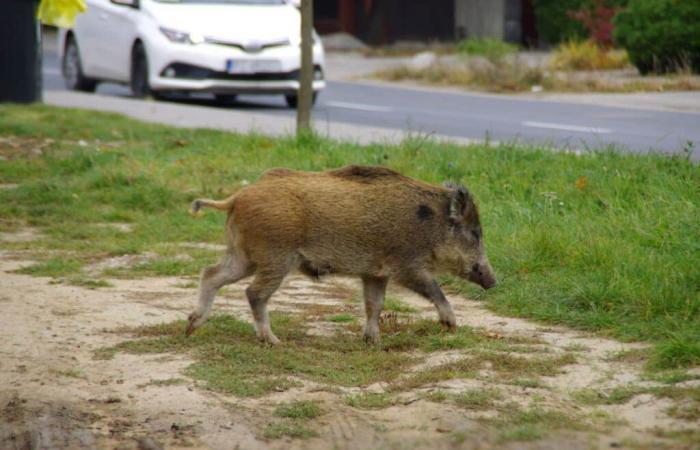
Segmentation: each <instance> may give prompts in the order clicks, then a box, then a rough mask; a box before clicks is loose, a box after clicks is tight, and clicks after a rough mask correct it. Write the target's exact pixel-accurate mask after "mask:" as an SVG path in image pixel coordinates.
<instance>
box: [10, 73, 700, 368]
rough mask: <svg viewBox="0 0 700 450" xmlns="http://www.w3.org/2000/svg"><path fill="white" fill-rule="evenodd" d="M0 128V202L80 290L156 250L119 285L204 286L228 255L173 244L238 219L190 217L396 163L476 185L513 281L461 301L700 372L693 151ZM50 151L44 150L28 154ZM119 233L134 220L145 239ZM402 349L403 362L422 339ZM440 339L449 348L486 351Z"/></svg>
mask: <svg viewBox="0 0 700 450" xmlns="http://www.w3.org/2000/svg"><path fill="white" fill-rule="evenodd" d="M436 70H437V69H436ZM519 70H520V69H519ZM488 75H489V77H490V78H491V79H496V80H505V81H504V83H506V82H507V83H510V81H508V77H507V76H506V77H500V78H499V77H493V74H488ZM487 78H488V77H487ZM525 78H527V77H525ZM534 81H536V82H538V83H539V82H541V81H542V80H541V79H539V80H534ZM528 86H529V85H528ZM505 88H507V86H506V87H505ZM0 117H2V119H1V120H0V134H1V135H2V136H3V138H4V139H10V140H12V142H16V143H17V145H12V146H3V147H0V154H2V155H3V156H5V157H6V158H7V159H6V160H4V161H3V164H1V165H0V183H15V184H18V186H17V188H15V189H5V190H0V217H2V218H3V224H4V225H3V227H6V228H8V229H9V228H12V227H18V226H20V225H29V226H32V227H36V228H37V229H39V230H40V232H41V234H40V236H41V237H40V238H39V239H38V240H36V241H32V242H28V243H22V246H23V247H25V248H26V249H27V250H31V251H35V252H36V253H40V252H45V253H46V252H49V251H50V252H52V253H51V254H52V255H57V254H61V255H69V256H66V257H65V258H64V257H61V258H59V257H56V256H52V257H50V258H48V259H46V260H43V261H39V263H37V264H36V265H35V266H32V267H30V268H25V269H23V273H28V274H32V275H41V276H50V277H68V276H71V275H76V274H79V273H80V271H81V269H82V267H83V266H84V265H85V264H87V263H88V262H93V261H97V260H101V259H104V258H110V257H117V256H121V255H138V254H145V253H146V252H155V253H157V254H158V256H159V257H158V258H155V259H154V261H153V262H151V261H148V262H146V263H145V264H144V265H145V267H133V268H125V269H122V270H121V272H120V274H121V275H122V276H134V275H153V274H174V275H182V276H195V275H196V274H197V273H198V272H199V271H200V270H201V268H202V266H204V265H208V264H212V263H214V262H215V260H216V259H217V258H218V253H217V252H211V251H209V252H207V251H203V250H202V249H194V248H188V249H186V250H184V249H182V248H180V249H177V245H172V244H178V243H186V242H193V241H195V242H209V243H221V242H222V241H223V227H224V221H225V216H224V215H223V214H216V213H213V212H212V213H207V214H204V215H203V216H202V217H201V218H200V219H198V220H194V219H192V218H191V217H190V216H189V215H188V214H186V209H187V207H188V205H189V203H190V202H191V201H192V200H193V199H194V198H195V197H214V198H222V197H225V196H226V195H228V194H230V193H232V192H234V191H235V190H236V189H237V188H239V187H240V186H242V185H243V184H245V183H250V182H252V181H254V180H255V179H256V178H257V177H258V176H259V174H260V173H261V172H262V171H264V170H265V169H267V168H270V167H276V166H286V167H291V168H296V169H304V170H320V169H325V168H330V167H338V166H341V165H344V164H348V163H358V164H387V165H389V166H390V167H391V168H393V169H396V170H399V171H401V172H403V173H405V174H407V175H410V176H414V177H417V178H420V179H422V180H425V181H427V182H431V183H440V182H442V181H444V180H452V181H457V182H463V183H465V184H466V185H467V186H469V188H470V190H471V191H472V192H473V193H474V195H475V197H476V198H477V199H478V201H479V206H480V210H481V216H482V223H483V227H484V233H485V236H486V247H487V248H488V251H489V257H490V260H491V262H492V265H493V266H494V268H495V270H496V272H497V274H498V275H499V279H500V280H501V282H500V284H499V286H498V287H496V288H495V289H492V290H489V291H488V292H482V291H480V290H478V289H477V288H474V287H471V286H469V285H467V284H466V283H463V282H460V281H458V280H455V279H449V281H448V283H449V284H450V285H451V287H452V288H453V289H454V290H455V291H458V292H464V293H467V294H468V295H469V296H470V297H473V298H477V299H482V300H484V301H485V302H486V305H487V306H488V307H489V308H491V309H493V310H494V311H496V312H498V313H501V314H507V315H513V316H520V317H529V318H533V319H537V320H541V321H546V322H549V323H553V324H566V325H569V326H572V327H576V328H578V329H582V330H589V331H597V332H600V333H603V334H606V335H609V336H613V337H617V338H619V339H623V340H640V341H649V342H650V343H652V344H653V350H651V351H650V363H649V364H650V368H652V369H654V370H657V369H673V368H678V367H689V366H694V365H700V302H698V301H697V298H698V286H700V269H699V267H700V266H699V265H698V264H697V254H698V251H700V247H698V242H700V222H699V221H698V220H697V217H698V216H700V201H699V200H698V199H700V169H699V168H698V165H697V164H694V163H693V162H691V161H690V160H689V159H688V158H687V157H686V155H687V153H686V154H684V153H683V150H684V149H682V148H679V151H678V154H679V156H677V157H668V156H656V155H631V154H622V153H616V152H613V151H607V150H601V151H590V152H585V153H584V154H582V155H574V154H567V153H558V152H551V151H547V150H544V149H539V148H515V147H514V146H513V145H510V144H508V143H504V144H501V145H498V146H486V145H471V146H468V147H463V146H457V145H450V144H444V143H436V142H431V141H430V140H426V139H419V138H415V137H414V138H408V139H406V140H405V141H403V142H401V143H399V144H397V145H386V144H374V145H369V146H358V145H354V144H350V143H340V142H336V141H331V140H325V139H321V138H318V137H313V136H310V137H309V136H306V137H303V138H300V139H295V138H281V139H272V138H268V137H265V136H260V135H257V134H249V135H240V134H230V133H225V132H219V131H212V130H189V129H181V128H169V127H165V126H160V125H154V124H145V123H139V122H137V121H133V120H129V119H125V118H124V117H122V116H118V115H114V114H102V113H95V112H93V111H76V110H68V109H59V108H52V107H47V106H43V105H33V106H17V105H2V106H0ZM47 140H51V143H50V144H47V145H46V146H42V148H41V152H40V153H35V152H30V151H29V150H27V151H24V150H22V149H25V148H26V149H31V148H34V147H36V145H35V144H36V142H45V141H47ZM81 140H82V141H83V144H82V145H79V144H78V142H79V141H81ZM650 145H652V144H650ZM17 149H20V150H17ZM685 150H687V152H690V151H692V147H690V146H689V147H687V148H686V149H685ZM105 223H128V224H130V226H131V230H132V231H131V232H129V233H122V232H117V231H115V230H114V229H113V227H105V226H100V224H105ZM174 248H175V249H176V250H173V249H174ZM178 253H182V254H184V255H186V256H188V258H182V257H181V256H182V255H180V256H178ZM190 258H191V259H190ZM155 261H159V262H155ZM324 316H325V315H324ZM400 339H402V340H403V342H399V341H398V340H396V339H394V343H395V344H396V346H395V347H393V349H394V350H396V349H398V348H399V347H398V345H399V344H401V345H404V348H411V346H412V345H414V344H413V343H412V342H415V340H413V338H412V337H410V336H405V335H404V336H400ZM435 339H436V341H437V342H438V344H437V345H438V346H445V347H446V346H449V345H453V346H456V347H459V346H464V345H468V344H469V343H470V342H473V340H472V341H470V338H469V336H460V337H459V338H458V339H456V338H450V337H445V338H442V337H436V338H435ZM459 340H461V342H460V341H459ZM421 342H422V343H423V344H424V343H425V340H421Z"/></svg>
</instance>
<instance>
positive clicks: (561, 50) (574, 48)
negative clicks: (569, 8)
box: [550, 41, 629, 70]
mask: <svg viewBox="0 0 700 450" xmlns="http://www.w3.org/2000/svg"><path fill="white" fill-rule="evenodd" d="M550 64H551V66H552V68H553V69H557V70H614V69H623V68H624V67H626V66H627V65H628V64H629V59H628V57H627V53H626V52H625V51H624V50H623V51H620V50H608V49H605V48H601V47H600V46H599V45H596V43H595V42H593V41H569V42H565V43H563V44H560V45H559V46H558V47H557V48H556V49H555V50H554V54H553V55H552V60H551V63H550Z"/></svg>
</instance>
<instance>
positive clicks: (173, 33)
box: [160, 27, 204, 44]
mask: <svg viewBox="0 0 700 450" xmlns="http://www.w3.org/2000/svg"><path fill="white" fill-rule="evenodd" d="M160 32H161V33H163V34H164V35H165V37H167V38H168V40H170V42H177V43H178V44H201V43H202V42H204V36H202V35H201V34H199V33H185V32H184V31H177V30H173V29H171V28H165V27H160Z"/></svg>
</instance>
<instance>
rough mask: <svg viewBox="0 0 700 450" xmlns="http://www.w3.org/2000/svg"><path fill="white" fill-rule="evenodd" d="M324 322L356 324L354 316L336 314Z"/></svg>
mask: <svg viewBox="0 0 700 450" xmlns="http://www.w3.org/2000/svg"><path fill="white" fill-rule="evenodd" d="M326 320H328V321H329V322H334V323H355V322H357V316H356V315H354V314H345V313H343V314H336V315H334V316H330V317H328V318H327V319H326Z"/></svg>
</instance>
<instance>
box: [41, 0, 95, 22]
mask: <svg viewBox="0 0 700 450" xmlns="http://www.w3.org/2000/svg"><path fill="white" fill-rule="evenodd" d="M86 9H87V7H86V6H85V0H41V4H40V5H39V11H38V13H37V17H38V18H39V20H40V21H41V22H42V23H44V24H46V25H54V26H57V27H61V28H71V27H72V26H73V25H74V24H75V16H77V15H78V14H80V13H82V12H85V10H86Z"/></svg>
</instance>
